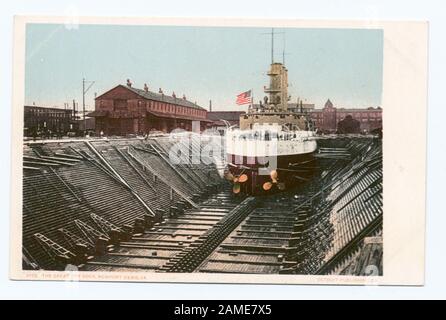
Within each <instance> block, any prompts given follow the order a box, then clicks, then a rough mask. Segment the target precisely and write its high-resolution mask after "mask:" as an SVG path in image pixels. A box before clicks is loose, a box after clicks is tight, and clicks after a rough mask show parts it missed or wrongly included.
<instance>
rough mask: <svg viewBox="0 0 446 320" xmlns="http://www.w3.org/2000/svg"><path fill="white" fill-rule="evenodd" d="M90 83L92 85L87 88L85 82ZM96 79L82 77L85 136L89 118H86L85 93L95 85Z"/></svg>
mask: <svg viewBox="0 0 446 320" xmlns="http://www.w3.org/2000/svg"><path fill="white" fill-rule="evenodd" d="M86 83H89V84H90V85H89V86H88V87H87V88H86V89H85V84H86ZM93 84H94V81H87V80H85V78H82V112H83V119H84V136H85V135H86V134H87V119H86V118H85V94H86V93H87V92H88V90H90V88H91V87H92V86H93Z"/></svg>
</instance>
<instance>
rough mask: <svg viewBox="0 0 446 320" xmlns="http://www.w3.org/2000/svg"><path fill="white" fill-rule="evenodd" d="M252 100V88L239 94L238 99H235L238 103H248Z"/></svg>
mask: <svg viewBox="0 0 446 320" xmlns="http://www.w3.org/2000/svg"><path fill="white" fill-rule="evenodd" d="M251 102H252V97H251V90H249V91H246V92H243V93H240V94H239V95H237V100H235V103H236V104H238V105H241V104H248V103H251Z"/></svg>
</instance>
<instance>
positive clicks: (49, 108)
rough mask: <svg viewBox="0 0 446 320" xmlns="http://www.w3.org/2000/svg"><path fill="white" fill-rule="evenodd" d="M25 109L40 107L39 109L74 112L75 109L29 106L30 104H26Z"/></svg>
mask: <svg viewBox="0 0 446 320" xmlns="http://www.w3.org/2000/svg"><path fill="white" fill-rule="evenodd" d="M24 107H25V111H26V109H38V110H45V111H51V112H62V113H65V112H70V113H71V112H73V109H70V108H68V109H64V108H56V107H40V106H29V105H25V106H24Z"/></svg>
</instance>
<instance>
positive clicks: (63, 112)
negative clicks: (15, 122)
mask: <svg viewBox="0 0 446 320" xmlns="http://www.w3.org/2000/svg"><path fill="white" fill-rule="evenodd" d="M73 122H74V117H73V110H70V109H60V108H47V107H39V106H24V128H23V129H24V136H25V137H33V136H51V135H61V136H62V135H65V134H67V132H68V131H70V130H72V129H73Z"/></svg>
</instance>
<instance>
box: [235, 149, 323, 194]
mask: <svg viewBox="0 0 446 320" xmlns="http://www.w3.org/2000/svg"><path fill="white" fill-rule="evenodd" d="M314 153H315V152H309V153H300V154H286V155H278V156H276V157H275V160H276V163H275V164H274V163H269V162H268V160H267V159H266V158H265V157H246V156H240V155H234V154H231V153H228V154H227V161H228V171H229V173H230V176H231V177H232V176H233V177H235V179H232V182H233V183H234V186H235V185H237V187H236V188H234V190H235V193H245V194H252V195H260V194H271V193H275V192H280V191H285V190H290V189H292V188H294V187H296V186H297V185H299V184H302V183H305V182H306V181H308V180H309V179H310V178H311V177H312V176H313V175H314V172H315V170H316V169H317V168H316V167H317V166H316V163H315V161H316V158H315V157H314ZM262 168H263V169H262ZM266 168H267V169H266ZM273 171H275V173H274V174H275V175H276V176H274V174H271V172H273ZM241 175H246V176H247V179H246V181H244V182H238V181H237V180H238V179H237V178H236V177H240V176H241ZM272 175H273V177H272ZM265 183H266V185H265Z"/></svg>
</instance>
